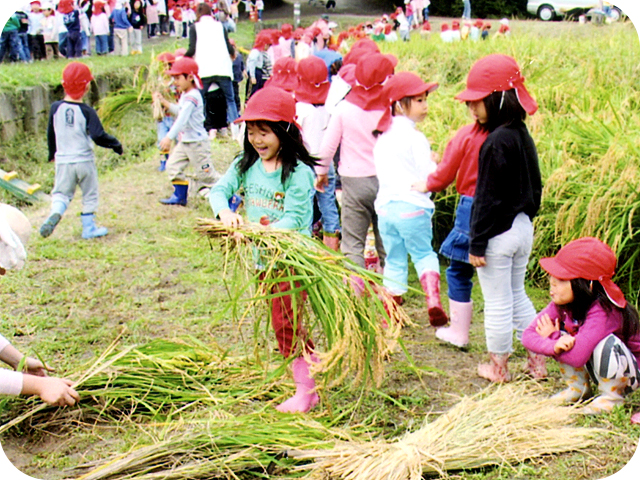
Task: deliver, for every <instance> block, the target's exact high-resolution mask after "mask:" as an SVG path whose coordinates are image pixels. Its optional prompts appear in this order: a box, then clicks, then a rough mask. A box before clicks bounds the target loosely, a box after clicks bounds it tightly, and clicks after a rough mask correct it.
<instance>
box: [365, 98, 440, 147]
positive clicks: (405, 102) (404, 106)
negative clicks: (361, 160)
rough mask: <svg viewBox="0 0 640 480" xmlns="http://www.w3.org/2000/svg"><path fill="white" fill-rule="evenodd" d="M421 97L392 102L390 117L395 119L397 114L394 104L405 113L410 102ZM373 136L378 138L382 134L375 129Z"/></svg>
mask: <svg viewBox="0 0 640 480" xmlns="http://www.w3.org/2000/svg"><path fill="white" fill-rule="evenodd" d="M425 93H426V94H427V97H428V96H429V92H425ZM420 96H421V95H414V96H413V97H403V98H401V99H400V100H397V101H395V102H393V103H392V104H391V116H392V117H395V116H396V115H397V114H398V113H397V111H396V104H398V103H399V104H400V106H401V107H402V109H403V110H404V111H405V112H406V111H408V110H409V109H410V108H411V102H412V101H413V99H414V98H417V97H420ZM371 133H372V134H373V136H374V137H376V138H378V137H379V136H380V135H382V132H381V131H380V130H378V129H377V128H376V129H375V130H374V131H373V132H371Z"/></svg>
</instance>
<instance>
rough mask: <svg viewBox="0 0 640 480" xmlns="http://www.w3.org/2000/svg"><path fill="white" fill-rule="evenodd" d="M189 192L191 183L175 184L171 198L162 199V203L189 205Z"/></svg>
mask: <svg viewBox="0 0 640 480" xmlns="http://www.w3.org/2000/svg"><path fill="white" fill-rule="evenodd" d="M188 192H189V185H179V184H176V183H174V184H173V194H172V195H171V196H170V197H169V198H164V199H162V200H160V203H162V204H164V205H182V206H183V207H186V206H187V193H188Z"/></svg>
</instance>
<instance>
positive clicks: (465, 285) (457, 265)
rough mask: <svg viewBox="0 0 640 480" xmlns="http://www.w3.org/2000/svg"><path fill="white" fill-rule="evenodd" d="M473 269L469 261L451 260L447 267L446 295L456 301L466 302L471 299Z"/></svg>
mask: <svg viewBox="0 0 640 480" xmlns="http://www.w3.org/2000/svg"><path fill="white" fill-rule="evenodd" d="M474 271H475V269H474V268H473V266H472V265H471V264H470V263H466V262H459V261H457V260H451V263H450V264H449V267H448V268H447V272H446V275H447V285H448V288H449V290H448V291H447V296H448V297H449V298H450V299H451V300H453V301H456V302H460V303H468V302H470V301H471V290H473V281H472V280H471V279H472V278H473V272H474Z"/></svg>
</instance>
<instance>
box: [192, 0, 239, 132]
mask: <svg viewBox="0 0 640 480" xmlns="http://www.w3.org/2000/svg"><path fill="white" fill-rule="evenodd" d="M233 53H234V49H233V46H232V45H231V44H230V43H229V38H228V37H227V32H226V30H225V29H224V27H223V26H222V23H220V22H219V21H218V20H216V19H215V18H213V15H212V11H211V7H210V6H209V5H207V4H206V3H199V4H198V7H197V9H196V23H195V24H193V25H192V26H191V27H190V28H189V49H188V50H187V53H185V57H191V58H193V59H194V60H195V61H196V63H197V64H198V69H199V70H198V74H199V76H200V78H201V79H202V93H203V95H202V96H203V97H204V99H205V111H207V110H206V102H207V92H208V91H209V88H210V87H211V86H212V84H214V83H215V84H217V85H218V86H219V87H220V88H221V89H222V91H223V92H224V97H225V99H226V101H227V122H228V123H229V125H231V128H232V130H235V129H236V128H237V126H236V125H235V124H234V123H233V121H234V120H235V119H236V118H238V109H237V108H236V102H235V97H234V94H233V83H232V78H233V67H232V61H231V57H232V56H233ZM208 117H209V116H208V115H207V117H206V118H205V121H204V122H205V128H206V129H207V131H209V130H211V128H209V126H210V125H211V121H212V119H211V118H208Z"/></svg>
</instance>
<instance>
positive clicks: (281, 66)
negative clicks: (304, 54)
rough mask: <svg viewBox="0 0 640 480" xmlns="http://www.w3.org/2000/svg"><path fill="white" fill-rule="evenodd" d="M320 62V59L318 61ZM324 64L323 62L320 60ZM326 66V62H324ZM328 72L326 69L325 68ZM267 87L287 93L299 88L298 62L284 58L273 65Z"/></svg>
mask: <svg viewBox="0 0 640 480" xmlns="http://www.w3.org/2000/svg"><path fill="white" fill-rule="evenodd" d="M318 60H320V59H318ZM320 61H321V62H322V60H320ZM322 63H323V65H324V62H322ZM325 70H326V67H325ZM266 86H272V87H278V88H281V89H283V90H286V91H287V92H293V91H294V90H295V89H296V88H297V87H298V75H297V73H296V61H295V59H293V58H291V57H282V58H279V59H278V60H276V63H274V64H273V73H272V75H271V78H269V80H267V83H265V87H266Z"/></svg>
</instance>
